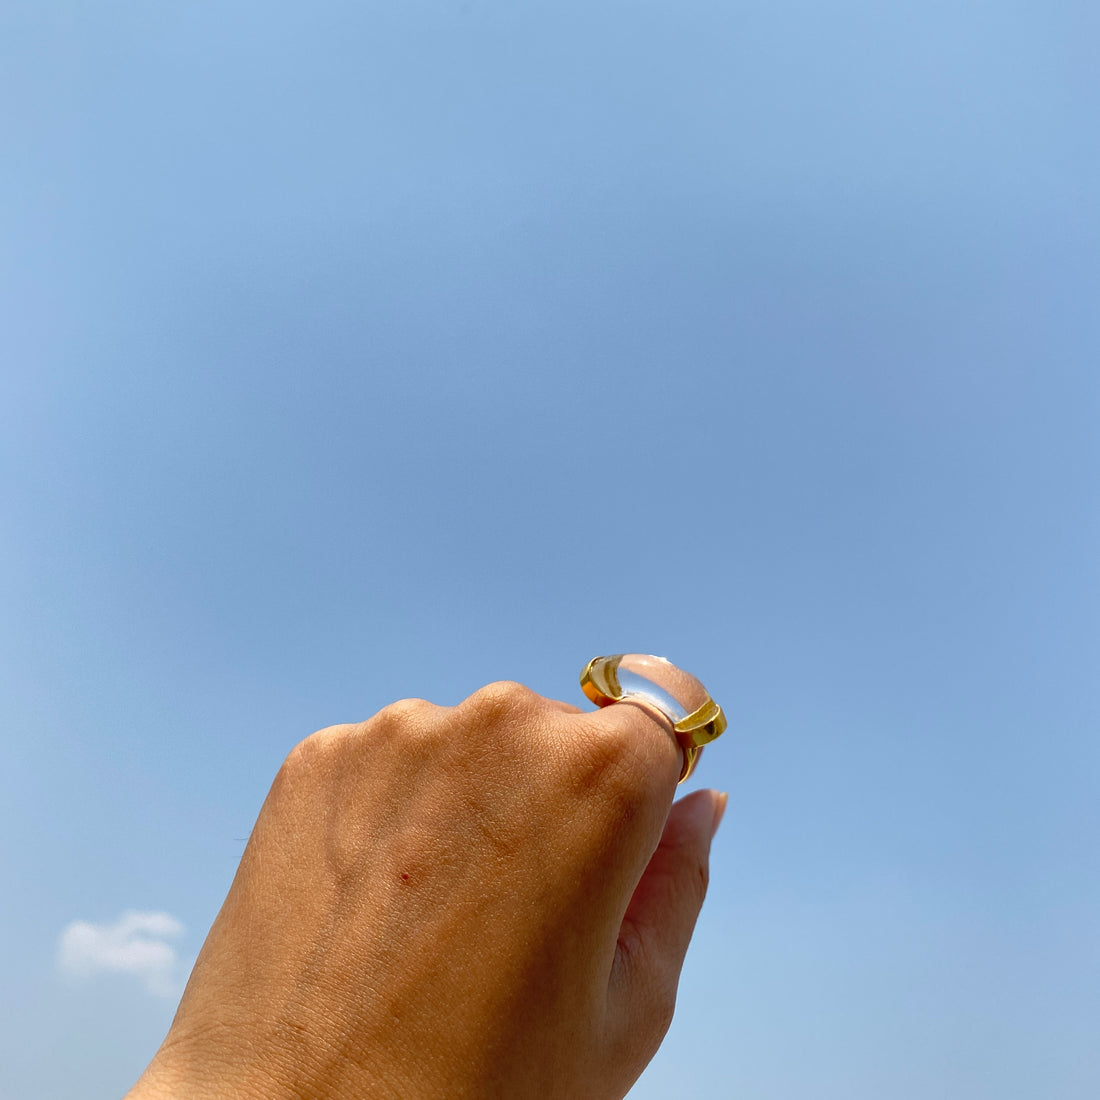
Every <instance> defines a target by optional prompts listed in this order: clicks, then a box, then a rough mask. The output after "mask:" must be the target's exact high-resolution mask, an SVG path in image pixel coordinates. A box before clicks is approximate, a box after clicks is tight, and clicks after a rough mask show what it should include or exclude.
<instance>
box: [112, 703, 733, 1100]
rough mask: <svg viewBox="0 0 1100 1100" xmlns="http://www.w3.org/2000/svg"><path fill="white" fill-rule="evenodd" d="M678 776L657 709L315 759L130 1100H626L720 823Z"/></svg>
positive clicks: (459, 718) (316, 751) (390, 724)
mask: <svg viewBox="0 0 1100 1100" xmlns="http://www.w3.org/2000/svg"><path fill="white" fill-rule="evenodd" d="M680 767H681V750H680V748H679V746H678V744H677V743H676V741H675V739H674V737H673V734H672V730H671V727H670V726H669V724H668V722H667V721H666V720H664V719H663V718H662V717H660V716H658V715H657V714H655V713H654V712H652V711H651V710H649V709H648V708H646V707H644V706H642V705H638V704H634V703H629V702H623V703H616V704H615V705H613V706H609V707H605V708H604V709H602V710H599V711H596V712H594V713H582V712H580V711H579V710H577V708H575V707H572V706H569V705H567V704H565V703H560V702H555V701H552V700H548V699H544V698H543V697H541V696H539V695H536V694H534V693H533V692H531V691H529V690H527V689H526V688H524V687H522V686H520V685H518V684H512V683H497V684H490V685H489V686H488V687H485V688H482V689H481V690H480V691H478V692H476V693H475V694H474V695H472V696H470V698H468V699H467V700H465V702H463V703H461V704H460V705H459V706H457V707H437V706H432V705H431V704H429V703H426V702H423V701H421V700H406V701H404V702H401V703H396V704H394V705H392V706H389V707H386V708H385V709H383V710H382V711H380V712H379V713H378V714H376V715H375V716H374V717H373V718H371V719H370V720H369V721H367V722H364V723H362V724H359V725H344V726H333V727H331V728H329V729H325V730H321V731H320V732H319V733H315V734H313V735H312V736H311V737H307V738H306V739H305V740H304V741H303V742H301V744H299V745H298V746H297V747H296V748H295V749H294V750H293V751H292V752H291V754H290V756H289V757H288V758H287V760H286V762H285V763H284V764H283V766H282V768H281V769H280V771H279V774H278V775H277V776H276V778H275V782H274V783H273V785H272V787H271V791H270V793H269V794H268V796H267V799H266V801H265V802H264V805H263V808H262V810H261V811H260V815H259V819H258V820H257V822H256V826H255V828H254V830H253V832H252V836H251V838H250V840H249V842H248V846H247V848H246V850H245V853H244V857H243V858H242V860H241V864H240V868H239V869H238V872H237V875H236V878H235V880H234V882H233V885H232V888H231V889H230V891H229V896H228V897H227V898H226V901H225V904H224V905H223V906H222V909H221V912H220V913H219V914H218V917H217V919H216V920H215V922H214V925H213V927H212V928H211V931H210V934H209V936H208V937H207V940H206V943H205V944H204V946H203V949H202V952H201V953H200V955H199V958H198V961H197V962H196V964H195V968H194V972H193V973H192V975H191V980H190V982H189V983H188V986H187V989H186V991H185V993H184V995H183V999H182V1001H181V1002H180V1006H179V1010H178V1012H177V1014H176V1018H175V1020H174V1022H173V1024H172V1027H171V1030H170V1031H169V1033H168V1037H167V1038H166V1039H165V1042H164V1044H163V1046H162V1047H161V1049H160V1051H159V1052H158V1053H157V1055H156V1057H155V1058H154V1060H153V1062H152V1063H151V1065H150V1066H149V1068H148V1069H147V1070H146V1072H145V1074H144V1075H143V1076H142V1078H141V1080H140V1081H139V1082H138V1083H137V1085H135V1086H134V1089H133V1090H132V1091H131V1093H130V1100H139V1098H140V1100H151V1098H155V1097H161V1096H171V1097H178V1098H183V1097H192V1096H194V1097H202V1098H204V1100H210V1098H215V1097H226V1098H234V1100H261V1098H262V1100H276V1098H280V1097H291V1096H293V1097H326V1098H332V1097H341V1098H342V1097H347V1098H356V1100H359V1098H373V1097H392V1098H400V1100H419V1098H429V1097H431V1098H434V1097H439V1098H441V1100H442V1098H447V1100H456V1098H463V1097H470V1098H473V1097H477V1098H479V1100H481V1098H486V1097H506V1098H508V1100H521V1098H524V1097H532V1098H538V1100H554V1098H562V1100H578V1098H589V1097H591V1098H605V1097H622V1096H623V1095H625V1093H626V1092H627V1091H628V1089H629V1088H630V1087H631V1085H632V1084H633V1083H634V1081H635V1080H636V1079H637V1078H638V1076H639V1074H640V1073H641V1072H642V1070H643V1069H644V1068H645V1066H646V1064H647V1063H648V1062H649V1060H650V1059H651V1058H652V1056H653V1054H654V1053H655V1051H656V1050H657V1047H658V1045H659V1044H660V1042H661V1039H662V1038H663V1037H664V1034H665V1031H666V1030H667V1028H668V1025H669V1023H670V1021H671V1018H672V1011H673V1006H674V1002H675V996H676V986H677V983H678V981H679V976H680V969H681V967H682V965H683V959H684V954H685V952H686V950H687V945H688V941H689V939H690V937H691V933H692V930H693V928H694V926H695V921H696V918H697V916H698V914H699V909H700V907H701V905H702V903H703V896H704V894H705V892H706V884H707V866H708V854H709V849H710V841H711V837H712V835H713V833H714V830H715V829H716V828H717V826H718V822H719V820H720V818H721V815H722V812H723V810H724V808H725V795H719V794H718V793H716V792H714V791H698V792H696V793H695V794H692V795H689V796H688V797H686V798H684V799H682V800H681V801H680V802H678V803H676V804H675V805H672V798H673V793H674V791H675V787H676V780H677V777H678V775H679V773H680ZM670 808H671V809H670Z"/></svg>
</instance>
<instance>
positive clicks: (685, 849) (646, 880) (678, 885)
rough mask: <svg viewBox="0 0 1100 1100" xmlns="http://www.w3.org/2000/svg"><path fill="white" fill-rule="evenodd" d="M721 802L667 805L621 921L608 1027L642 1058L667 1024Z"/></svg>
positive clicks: (719, 798)
mask: <svg viewBox="0 0 1100 1100" xmlns="http://www.w3.org/2000/svg"><path fill="white" fill-rule="evenodd" d="M727 801H728V796H727V795H725V794H720V793H719V792H717V791H711V790H704V791H696V792H695V793H694V794H690V795H688V796H687V797H686V798H682V799H681V800H680V801H679V802H677V803H675V804H674V805H673V807H672V810H671V812H670V813H669V815H668V821H667V823H666V825H665V829H664V832H663V834H662V836H661V840H660V843H659V844H658V845H657V849H656V851H655V852H654V853H653V858H652V859H651V860H650V861H649V865H648V866H647V867H646V869H645V872H644V873H643V875H642V877H641V880H640V881H639V883H638V885H637V887H636V889H635V890H634V894H633V896H632V898H631V900H630V904H629V905H628V907H627V910H626V915H625V916H624V918H623V922H622V927H621V930H620V933H619V942H618V949H617V952H616V957H615V964H614V966H613V968H612V973H611V983H610V988H609V990H608V1007H609V1012H610V1022H611V1025H612V1028H613V1031H614V1032H615V1033H616V1035H617V1037H618V1039H619V1041H622V1042H635V1043H641V1044H642V1045H643V1046H645V1045H647V1044H648V1045H649V1046H650V1047H651V1049H649V1050H648V1053H647V1055H646V1056H647V1057H648V1056H649V1055H651V1054H652V1052H653V1051H654V1050H656V1047H657V1045H658V1044H659V1043H660V1041H661V1039H662V1038H663V1037H664V1033H665V1031H666V1030H667V1029H668V1025H669V1023H670V1022H671V1019H672V1010H673V1007H674V1006H675V1003H676V987H677V985H678V984H679V980H680V971H681V969H682V968H683V964H684V956H685V955H686V953H687V948H688V943H689V942H690V940H691V934H692V932H693V931H694V929H695V922H696V920H697V919H698V917H699V911H700V909H701V908H702V905H703V898H704V897H705V895H706V891H707V882H708V878H709V860H710V845H711V839H712V838H713V836H714V834H715V832H716V830H717V828H718V824H719V822H720V821H721V819H722V814H723V813H724V812H725V808H726V802H727ZM641 1053H642V1052H641V1051H639V1054H641Z"/></svg>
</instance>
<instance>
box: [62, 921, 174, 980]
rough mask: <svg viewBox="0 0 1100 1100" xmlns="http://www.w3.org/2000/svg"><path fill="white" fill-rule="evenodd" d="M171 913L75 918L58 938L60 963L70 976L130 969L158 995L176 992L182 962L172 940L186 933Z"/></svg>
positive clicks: (89, 976) (64, 972) (93, 974)
mask: <svg viewBox="0 0 1100 1100" xmlns="http://www.w3.org/2000/svg"><path fill="white" fill-rule="evenodd" d="M183 931H184V928H183V925H182V924H181V923H180V922H179V921H178V920H176V918H175V917H173V916H172V915H171V914H170V913H137V912H134V911H132V910H131V911H128V912H126V913H123V914H122V916H121V917H119V919H118V920H117V921H115V922H114V924H91V923H89V922H88V921H83V920H74V921H73V922H72V923H71V924H69V925H67V926H66V928H65V930H64V931H63V932H62V933H61V938H60V939H59V940H58V943H57V969H58V971H59V972H60V973H61V974H63V975H65V977H67V978H91V977H93V976H95V975H96V974H132V975H133V976H134V977H135V978H138V979H140V980H141V982H142V983H143V984H144V986H145V988H146V990H147V991H148V992H149V993H151V994H152V995H153V996H154V997H177V996H179V994H180V991H181V988H182V985H183V976H184V975H183V972H182V971H183V967H182V965H181V962H180V958H179V955H178V953H177V951H176V949H175V947H173V946H172V945H171V944H170V943H168V942H166V941H167V940H169V939H174V938H176V937H178V936H181V935H183Z"/></svg>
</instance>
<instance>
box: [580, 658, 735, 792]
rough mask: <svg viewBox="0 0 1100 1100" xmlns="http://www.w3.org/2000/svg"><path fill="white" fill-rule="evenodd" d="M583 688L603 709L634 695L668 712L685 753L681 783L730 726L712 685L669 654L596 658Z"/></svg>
mask: <svg viewBox="0 0 1100 1100" xmlns="http://www.w3.org/2000/svg"><path fill="white" fill-rule="evenodd" d="M581 689H582V690H583V691H584V693H585V695H587V696H588V698H589V699H591V700H592V702H593V703H595V704H596V706H598V707H606V706H609V705H610V704H611V703H620V702H622V701H623V700H624V699H634V700H637V701H638V702H643V703H649V704H651V705H652V706H655V707H656V708H657V709H658V710H659V711H660V712H661V713H662V714H664V715H665V717H667V718H668V720H669V721H670V722H671V723H672V728H673V730H674V731H675V733H676V740H677V741H678V742H679V743H680V747H681V748H682V749H683V752H684V765H683V768H682V769H681V770H680V779H679V782H681V783H683V781H684V780H685V779H687V777H688V776H689V775H691V773H692V771H693V770H694V768H695V765H696V763H697V762H698V760H699V754H700V753H701V752H702V751H703V746H704V745H709V744H710V743H711V741H714V740H716V739H717V738H719V737H720V736H721V735H722V733H723V732H724V731H725V729H726V716H725V714H723V713H722V708H721V707H720V706H719V705H718V704H717V703H716V702H715V701H714V700H713V699H712V698H711V697H710V695H709V694H708V693H707V689H706V688H705V687H703V685H702V684H701V683H700V682H699V681H698V680H697V679H696V678H695V677H694V676H692V675H691V674H690V673H688V672H684V671H683V669H681V668H678V667H677V666H676V665H674V664H673V663H672V662H671V661H668V660H666V659H665V658H664V657H655V656H653V655H652V654H649V653H616V654H614V655H613V656H610V657H593V658H592V660H591V661H589V662H588V664H587V665H585V667H584V671H583V672H582V673H581Z"/></svg>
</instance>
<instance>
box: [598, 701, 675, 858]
mask: <svg viewBox="0 0 1100 1100" xmlns="http://www.w3.org/2000/svg"><path fill="white" fill-rule="evenodd" d="M585 717H586V719H588V721H589V722H590V724H591V726H592V727H593V729H594V730H595V731H596V733H597V736H599V735H602V736H606V737H609V738H625V739H626V741H627V743H629V745H630V746H631V748H632V749H633V751H634V752H635V753H636V754H638V756H639V764H644V765H645V766H646V767H647V768H648V769H649V771H650V772H651V774H655V775H656V776H657V777H659V783H660V786H661V787H662V788H667V800H666V804H665V806H664V808H663V811H662V817H661V820H662V822H663V821H664V814H666V813H667V812H668V807H669V805H671V803H672V796H673V794H674V793H675V789H676V782H677V780H678V779H679V777H680V770H681V768H682V766H683V760H684V758H683V749H682V748H681V747H680V742H679V741H677V740H676V731H675V729H673V725H672V719H671V718H669V716H668V715H667V714H666V713H665V712H664V711H663V710H662V709H661V708H660V707H659V706H657V705H656V704H655V703H651V702H649V701H648V700H646V699H645V698H642V697H636V698H629V699H622V700H620V701H619V702H617V703H611V704H610V705H608V706H605V707H601V708H600V709H599V710H597V711H595V712H592V711H589V712H588V713H587V714H586V715H585ZM670 778H671V784H670V783H669V779H670ZM654 843H656V837H654Z"/></svg>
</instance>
